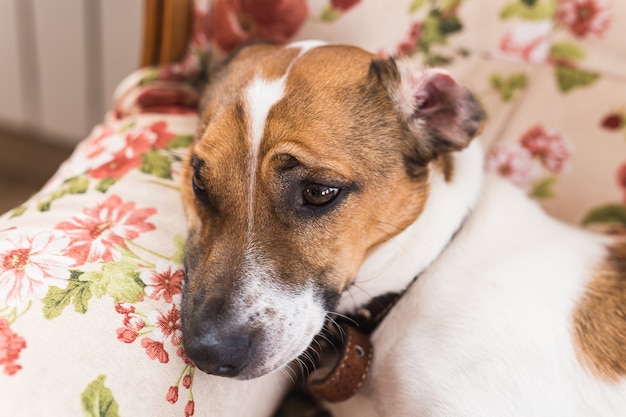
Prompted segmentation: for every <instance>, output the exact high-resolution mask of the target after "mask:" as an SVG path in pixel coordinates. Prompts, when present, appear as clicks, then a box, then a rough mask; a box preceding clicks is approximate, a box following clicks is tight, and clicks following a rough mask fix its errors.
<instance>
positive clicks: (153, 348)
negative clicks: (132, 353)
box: [141, 337, 170, 363]
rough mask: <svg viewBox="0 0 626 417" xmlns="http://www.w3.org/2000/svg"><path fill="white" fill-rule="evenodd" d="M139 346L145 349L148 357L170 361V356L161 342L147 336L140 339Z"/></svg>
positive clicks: (162, 361) (160, 360)
mask: <svg viewBox="0 0 626 417" xmlns="http://www.w3.org/2000/svg"><path fill="white" fill-rule="evenodd" d="M141 347H143V348H144V349H146V354H147V355H148V357H149V358H150V359H158V360H159V362H161V363H168V362H169V361H170V357H169V355H168V354H167V352H166V351H165V348H164V347H163V342H157V341H155V340H152V339H150V338H149V337H144V338H143V339H141Z"/></svg>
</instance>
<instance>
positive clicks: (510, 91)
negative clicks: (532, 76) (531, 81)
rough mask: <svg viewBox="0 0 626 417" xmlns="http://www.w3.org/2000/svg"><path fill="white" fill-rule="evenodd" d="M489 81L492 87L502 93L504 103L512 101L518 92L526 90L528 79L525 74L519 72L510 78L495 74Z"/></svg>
mask: <svg viewBox="0 0 626 417" xmlns="http://www.w3.org/2000/svg"><path fill="white" fill-rule="evenodd" d="M489 81H490V82H491V86H492V87H493V88H494V89H495V90H496V91H498V92H499V93H500V97H502V101H510V100H511V99H512V98H513V97H514V96H515V93H516V92H517V91H518V90H524V89H525V88H526V85H527V82H528V78H527V76H526V74H525V73H523V72H519V73H516V74H511V75H510V76H508V77H505V76H501V75H500V74H494V75H492V76H491V78H490V80H489Z"/></svg>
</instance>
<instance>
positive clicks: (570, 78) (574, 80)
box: [555, 65, 600, 93]
mask: <svg viewBox="0 0 626 417" xmlns="http://www.w3.org/2000/svg"><path fill="white" fill-rule="evenodd" d="M555 72H556V79H557V82H558V85H559V89H560V90H561V91H562V92H564V93H567V92H569V91H570V90H572V89H574V88H576V87H585V86H588V85H591V84H593V83H594V82H595V81H596V80H597V79H598V78H599V76H600V75H599V74H598V73H597V72H590V71H584V70H581V69H577V68H570V67H566V66H563V65H558V66H556V67H555Z"/></svg>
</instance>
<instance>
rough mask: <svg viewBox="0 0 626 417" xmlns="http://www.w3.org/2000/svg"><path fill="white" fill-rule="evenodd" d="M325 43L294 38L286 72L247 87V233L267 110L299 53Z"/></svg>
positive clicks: (280, 93)
mask: <svg viewBox="0 0 626 417" xmlns="http://www.w3.org/2000/svg"><path fill="white" fill-rule="evenodd" d="M323 45H325V42H322V41H316V40H308V41H300V42H293V43H291V44H289V45H287V47H288V48H299V49H300V52H299V53H298V56H297V57H296V58H295V59H294V60H293V61H292V62H291V63H290V64H289V66H288V67H287V70H286V71H285V74H283V76H282V77H280V78H278V79H275V80H266V79H264V78H262V77H256V78H255V79H254V80H252V82H251V83H250V85H249V86H248V87H247V88H246V92H245V98H246V110H247V114H248V126H249V127H250V136H249V137H248V143H249V144H250V188H249V189H250V193H249V200H248V233H249V234H251V233H252V231H253V229H254V225H253V223H252V222H253V219H254V191H255V189H256V176H257V171H258V166H259V150H260V148H261V142H262V140H263V135H264V132H265V124H266V122H267V116H268V115H269V112H270V110H271V109H272V107H274V105H275V104H276V103H278V102H279V101H280V100H281V99H282V98H283V97H284V95H285V84H286V82H287V77H288V76H289V71H290V70H291V66H292V65H293V63H294V62H295V61H296V60H297V59H298V58H300V57H301V56H302V55H304V54H305V53H307V52H308V51H309V50H311V49H313V48H317V47H318V46H323Z"/></svg>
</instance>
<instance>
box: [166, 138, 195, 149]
mask: <svg viewBox="0 0 626 417" xmlns="http://www.w3.org/2000/svg"><path fill="white" fill-rule="evenodd" d="M191 142H193V135H178V136H175V137H174V138H173V139H172V140H170V141H169V143H168V144H167V146H166V147H165V149H177V148H186V147H188V146H189V145H191Z"/></svg>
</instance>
